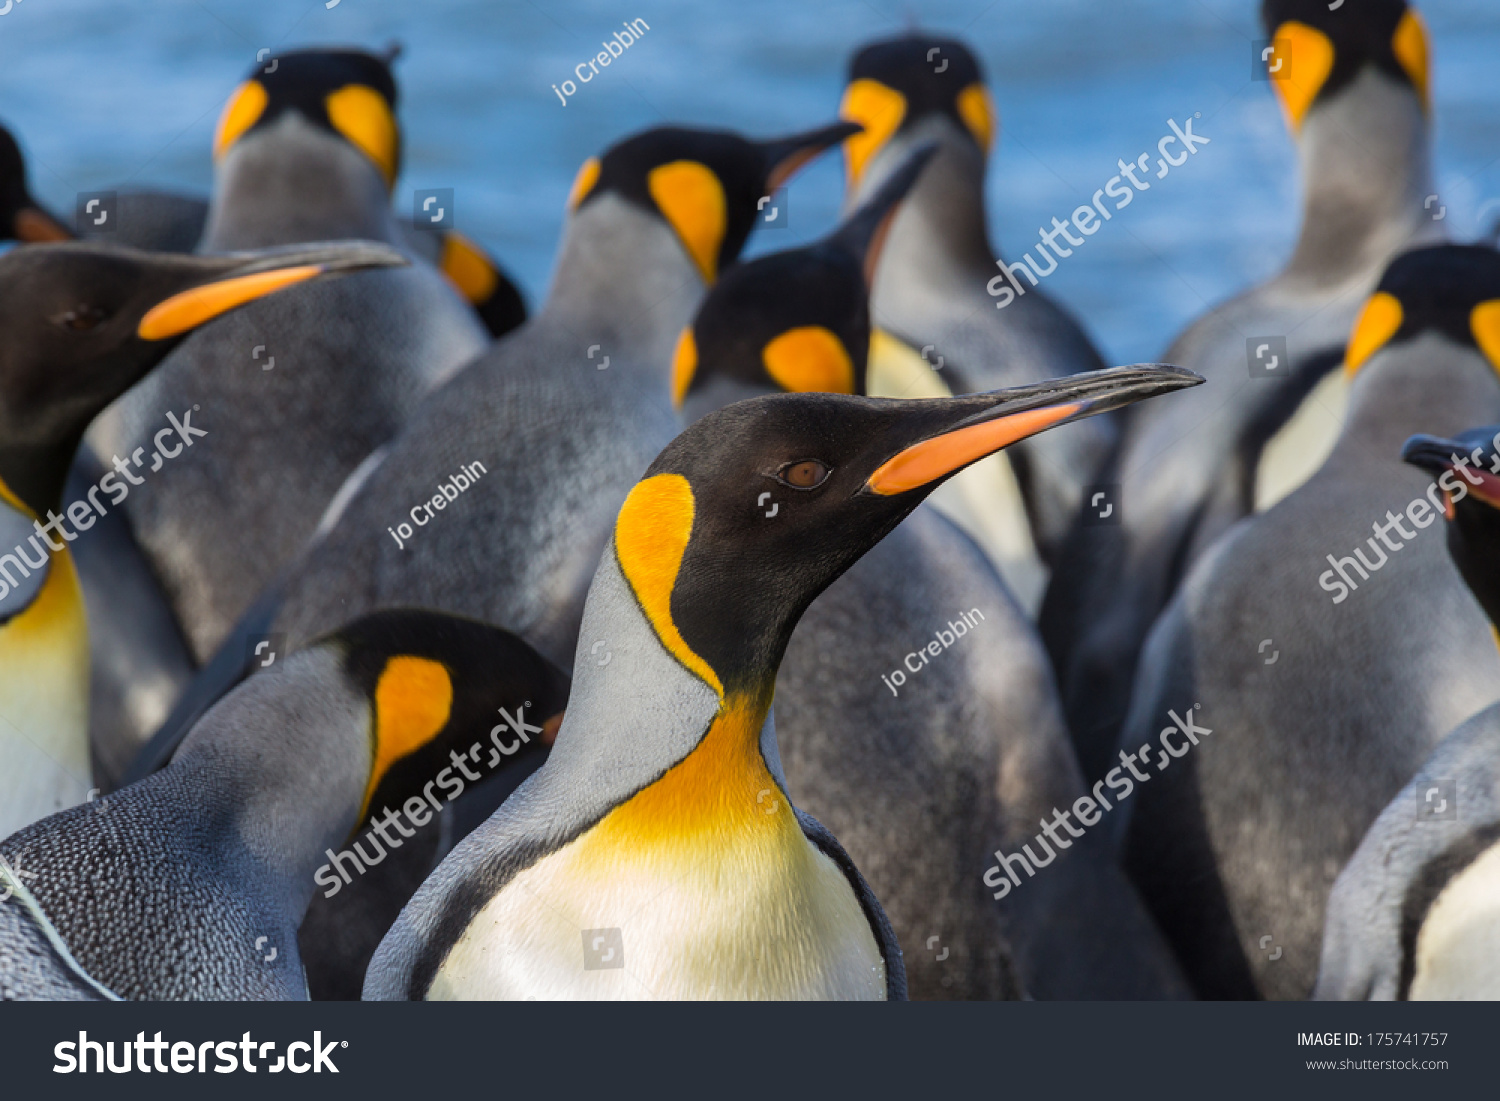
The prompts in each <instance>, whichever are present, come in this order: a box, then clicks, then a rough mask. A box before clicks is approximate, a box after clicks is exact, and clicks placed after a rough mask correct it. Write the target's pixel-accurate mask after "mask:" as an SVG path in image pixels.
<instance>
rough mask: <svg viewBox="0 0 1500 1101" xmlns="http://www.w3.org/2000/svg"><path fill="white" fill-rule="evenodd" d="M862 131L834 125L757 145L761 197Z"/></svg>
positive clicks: (851, 125)
mask: <svg viewBox="0 0 1500 1101" xmlns="http://www.w3.org/2000/svg"><path fill="white" fill-rule="evenodd" d="M863 129H864V127H863V126H861V125H860V124H859V123H857V122H835V123H831V124H830V125H828V126H820V127H818V128H817V129H816V130H808V131H806V132H804V133H801V134H793V135H791V136H790V137H785V138H773V139H771V140H769V141H762V142H757V143H756V144H757V145H758V146H759V147H760V150H761V153H762V154H763V155H764V156H765V163H766V183H765V193H766V194H767V195H769V194H770V193H771V192H773V191H775V190H776V189H777V188H779V187H782V186H784V185H785V184H786V182H787V181H788V180H790V179H791V178H792V177H793V176H794V175H796V173H797V170H798V169H800V168H801V167H802V166H803V165H805V164H806V163H807V162H808V161H810V160H812V159H813V158H814V157H816V156H818V154H820V153H822V152H824V151H825V150H828V149H832V148H833V147H834V146H835V145H838V144H839V143H840V142H842V141H843V140H844V139H845V138H847V137H848V136H849V135H850V134H857V133H859V132H860V131H861V130H863Z"/></svg>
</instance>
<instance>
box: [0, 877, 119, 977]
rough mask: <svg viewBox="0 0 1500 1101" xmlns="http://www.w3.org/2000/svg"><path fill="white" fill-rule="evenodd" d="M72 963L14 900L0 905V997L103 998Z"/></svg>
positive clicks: (0, 892)
mask: <svg viewBox="0 0 1500 1101" xmlns="http://www.w3.org/2000/svg"><path fill="white" fill-rule="evenodd" d="M5 893H6V892H5V891H4V890H0V894H5ZM76 966H77V965H76V964H74V963H72V962H71V960H70V959H68V958H67V957H64V955H63V953H62V952H61V951H59V950H58V948H57V946H56V945H55V944H53V943H52V940H51V938H49V937H48V936H47V934H46V932H45V931H44V930H43V928H42V926H41V925H40V924H39V923H38V922H37V921H35V920H33V918H32V916H31V915H30V914H29V913H27V912H26V911H25V910H23V909H22V908H21V906H20V905H18V904H17V902H16V900H10V904H9V905H6V906H0V975H3V976H4V979H3V980H0V1001H5V1002H12V1001H16V1002H23V1001H24V1002H29V1001H47V1002H102V1001H107V1000H108V999H107V998H106V997H105V995H104V994H102V993H100V991H99V989H97V988H96V986H95V985H91V982H92V980H91V979H89V978H87V977H86V976H85V975H84V974H81V973H80V972H79V971H77V970H75V968H76Z"/></svg>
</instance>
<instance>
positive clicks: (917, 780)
mask: <svg viewBox="0 0 1500 1101" xmlns="http://www.w3.org/2000/svg"><path fill="white" fill-rule="evenodd" d="M932 152H934V150H932V149H931V148H929V149H928V150H925V151H923V150H918V151H917V152H915V153H913V155H912V156H911V157H909V158H908V160H907V162H906V163H905V164H903V165H902V166H901V167H900V168H899V169H898V170H897V171H896V172H894V173H891V174H890V175H889V176H887V178H886V180H885V182H884V183H882V184H881V186H880V187H879V188H877V189H876V190H875V191H874V192H873V193H872V194H871V195H870V197H869V198H868V199H866V200H865V202H864V203H862V204H861V205H860V206H858V207H857V208H855V210H854V211H853V212H852V213H851V214H850V215H848V217H847V218H846V219H845V220H844V222H843V224H842V225H840V226H839V227H838V228H837V229H836V230H835V231H834V232H833V233H832V234H830V235H829V236H828V237H826V238H824V239H823V240H821V241H818V242H815V243H814V244H812V245H809V246H806V247H804V248H799V249H794V250H791V251H787V252H780V253H774V254H772V255H769V256H762V257H759V258H757V259H755V260H751V261H748V262H743V263H740V264H736V265H735V266H734V267H733V268H731V269H730V270H729V271H727V272H725V274H724V277H723V278H722V279H720V280H719V281H718V282H717V283H715V285H714V286H713V288H712V289H711V290H710V291H709V293H708V296H707V297H706V298H705V299H704V302H703V305H702V307H701V308H700V309H699V311H698V314H697V316H696V317H695V318H694V320H693V324H692V326H691V327H690V328H689V329H688V330H687V331H685V333H684V334H683V337H682V339H681V340H680V341H679V344H678V354H677V357H676V360H675V362H676V365H677V371H676V373H675V378H674V382H675V385H676V387H677V390H678V392H679V393H681V392H682V391H683V390H685V391H686V392H685V394H684V397H683V408H684V412H685V414H686V417H687V420H688V421H689V423H692V422H694V421H696V420H698V419H699V418H700V417H702V416H703V415H705V414H707V413H709V412H712V411H713V410H714V409H717V408H720V407H722V406H723V405H726V404H729V403H730V402H731V401H734V400H739V399H743V398H747V397H752V396H757V395H760V394H768V393H777V392H782V391H792V392H803V393H805V392H826V393H843V394H850V393H853V394H862V393H865V389H864V387H865V381H866V378H867V375H866V350H867V348H868V346H869V342H870V327H869V310H868V305H867V297H868V294H869V290H868V287H869V281H870V273H872V272H873V271H874V270H875V268H876V266H877V264H878V261H879V248H880V242H881V241H882V240H883V239H886V235H885V233H884V229H885V227H886V226H888V225H889V223H890V221H891V219H892V218H893V217H895V216H896V211H897V210H898V206H897V204H898V202H899V201H900V199H901V198H902V197H903V196H904V195H905V193H906V192H907V189H908V188H909V187H910V186H911V184H912V182H913V180H914V179H916V178H917V177H918V173H919V172H921V171H922V169H923V166H924V165H925V164H926V162H927V160H928V159H929V158H930V156H931V154H932ZM984 461H986V462H989V461H991V460H984ZM972 471H973V467H970V468H969V469H968V470H966V471H964V472H963V473H961V474H958V475H956V476H955V479H957V478H962V477H964V476H966V475H967V474H969V473H970V472H972ZM951 484H952V483H951V482H950V483H948V485H951ZM943 488H947V485H945V486H944V487H943ZM941 492H942V490H941V489H939V490H938V491H937V492H936V493H934V495H933V497H930V498H929V499H928V501H927V502H924V503H923V505H921V506H919V507H918V508H917V509H916V510H915V511H914V512H913V513H912V514H911V515H910V516H909V517H907V519H905V520H903V521H902V522H901V525H900V526H899V527H897V528H896V529H895V530H894V531H892V532H891V533H890V534H889V535H887V536H886V537H885V538H884V539H883V540H881V541H880V542H879V543H878V544H876V545H875V546H874V547H873V548H871V550H870V551H869V552H868V553H867V554H866V555H865V557H863V558H861V559H860V560H859V561H858V562H856V563H855V564H854V565H853V566H852V567H851V568H850V569H849V571H848V572H847V573H845V574H844V575H843V576H842V577H840V578H839V579H838V580H837V581H835V582H834V583H833V584H832V585H830V586H829V588H828V589H827V591H825V592H824V593H823V594H822V595H820V596H819V597H818V598H817V599H816V600H814V601H813V603H812V604H811V606H810V607H809V608H808V609H807V611H806V612H804V613H803V615H802V618H801V620H800V621H799V622H798V624H797V627H796V630H795V631H793V633H792V637H791V641H790V642H789V643H788V646H787V651H786V656H785V658H784V659H783V660H782V663H781V669H780V671H779V672H778V673H777V676H776V717H777V724H776V725H777V741H778V743H779V746H780V753H781V759H782V762H783V765H784V766H785V769H786V775H787V783H788V787H789V789H790V790H792V791H795V792H797V794H798V801H799V803H800V805H801V806H802V807H804V808H805V809H806V810H807V811H808V812H809V813H810V814H812V815H813V816H814V817H815V818H817V819H818V821H820V822H823V823H824V824H825V825H827V826H828V828H829V829H830V830H831V831H832V832H833V834H834V835H835V836H837V837H838V838H839V840H840V842H841V843H842V844H843V845H844V848H845V849H846V851H847V852H848V853H849V855H850V857H851V858H852V859H853V861H854V863H855V864H856V866H858V867H859V868H860V870H861V871H862V872H863V874H864V876H865V878H866V880H867V881H868V882H869V884H870V886H871V888H872V889H873V890H874V892H875V894H876V896H877V897H879V898H880V900H881V903H882V905H883V907H884V909H885V912H886V915H887V917H888V918H889V919H890V922H891V927H892V929H893V930H894V931H895V933H896V937H897V939H898V940H899V941H900V942H901V943H903V944H907V945H912V946H923V945H924V942H926V941H927V938H928V937H930V936H933V935H934V934H936V935H937V936H938V938H939V940H940V942H941V946H940V947H939V946H937V944H936V943H935V944H933V945H928V946H926V947H925V948H921V947H917V948H914V949H913V950H912V951H911V952H910V953H909V954H908V955H907V956H906V960H905V962H906V970H907V985H908V992H909V994H910V996H911V997H912V998H914V999H923V1000H926V999H934V998H979V999H996V998H1005V997H1017V996H1019V995H1023V994H1024V995H1029V996H1031V997H1036V998H1091V997H1092V998H1155V997H1162V996H1164V995H1170V994H1173V993H1183V992H1185V991H1186V989H1187V987H1186V984H1185V982H1183V981H1182V979H1181V977H1180V976H1179V975H1177V974H1176V972H1175V966H1174V964H1173V963H1172V962H1171V953H1170V950H1169V949H1168V948H1167V947H1166V944H1165V942H1164V941H1163V940H1162V939H1161V936H1160V934H1159V933H1157V932H1156V931H1155V929H1154V927H1153V925H1152V922H1151V919H1150V917H1149V916H1147V915H1146V913H1145V910H1144V907H1143V906H1142V905H1141V903H1140V900H1139V899H1138V898H1137V897H1136V896H1135V891H1134V888H1133V887H1131V885H1130V884H1129V882H1128V881H1127V880H1126V879H1125V876H1124V874H1123V872H1122V871H1121V869H1120V868H1119V865H1118V862H1117V858H1116V856H1115V854H1114V853H1113V852H1112V851H1111V850H1110V849H1109V847H1108V845H1107V844H1105V845H1104V846H1103V847H1102V849H1101V848H1100V847H1099V846H1098V843H1097V842H1098V839H1096V840H1095V841H1094V842H1089V843H1085V844H1078V845H1076V847H1075V846H1074V845H1070V846H1069V847H1070V848H1072V849H1073V851H1071V852H1067V853H1063V852H1061V851H1060V852H1059V853H1058V856H1059V857H1060V859H1058V860H1057V862H1056V864H1055V865H1054V866H1053V867H1051V868H1050V869H1049V871H1048V872H1047V875H1046V878H1045V880H1044V881H1043V883H1041V884H1036V885H1030V884H1029V885H1028V889H1027V890H1026V891H1024V892H1016V893H1015V894H1014V895H1012V896H1011V897H1010V898H1008V899H1005V900H1003V901H1001V902H1000V903H998V904H997V903H996V902H995V900H994V899H993V898H992V893H993V892H992V891H991V890H990V889H989V888H987V887H986V886H985V885H984V883H983V881H982V873H983V870H984V868H985V866H986V865H987V864H989V863H990V862H991V856H990V854H991V853H992V852H993V851H995V850H996V849H1002V850H1010V851H1014V850H1018V849H1019V848H1020V846H1021V844H1022V843H1023V842H1028V843H1029V842H1031V839H1032V837H1033V835H1034V834H1035V833H1036V830H1037V825H1036V823H1037V822H1038V820H1040V819H1043V818H1044V817H1045V815H1047V814H1048V813H1050V811H1051V810H1052V808H1054V807H1060V806H1071V805H1072V804H1073V802H1074V801H1075V800H1076V799H1077V798H1078V797H1079V796H1080V795H1082V794H1083V793H1084V789H1083V787H1082V778H1081V776H1080V775H1079V774H1078V771H1077V766H1076V765H1075V763H1074V761H1073V753H1072V747H1071V743H1070V742H1069V740H1068V734H1067V730H1066V728H1065V727H1064V725H1063V721H1062V708H1061V705H1060V704H1059V703H1058V700H1057V694H1056V689H1055V688H1054V686H1053V682H1052V674H1051V669H1050V667H1049V665H1048V662H1047V655H1046V651H1045V650H1044V649H1043V648H1042V644H1041V640H1040V639H1039V638H1038V637H1037V634H1036V629H1035V628H1034V627H1033V626H1032V624H1031V622H1030V620H1028V619H1027V617H1026V615H1025V614H1024V612H1023V611H1022V610H1021V608H1020V607H1019V606H1018V605H1017V603H1016V601H1015V599H1014V598H1013V596H1012V595H1011V594H1010V592H1009V591H1008V590H1007V589H1006V587H1005V584H1004V582H1003V581H1002V580H1001V578H1000V577H999V576H998V574H997V573H996V572H995V569H994V567H993V566H992V565H991V563H990V561H989V560H988V559H987V558H986V557H985V555H984V554H983V552H982V551H981V550H980V548H979V547H978V546H977V545H976V544H975V543H974V542H973V541H972V540H970V539H969V538H968V536H967V535H965V534H964V533H963V532H962V531H961V530H960V529H958V528H957V527H955V526H954V525H953V524H952V523H950V522H949V521H948V519H947V518H946V517H945V516H944V515H943V514H941V513H938V512H935V511H934V509H933V507H932V505H933V504H935V499H936V496H937V493H941ZM779 501H780V499H779V497H778V496H777V495H775V494H772V495H770V496H768V498H767V502H766V505H765V508H764V510H763V514H764V515H765V519H766V522H767V523H774V522H775V520H776V512H777V510H778V509H779V508H780V507H781V506H780V503H779ZM966 613H967V618H966ZM971 624H972V626H971ZM933 641H937V643H938V644H939V648H940V650H939V654H938V656H936V657H934V656H933V655H932V654H930V653H928V652H927V651H926V647H927V646H928V644H930V643H932V642H933ZM944 643H946V644H947V645H944ZM913 648H915V649H913ZM903 655H905V660H903ZM892 671H894V672H895V673H896V674H897V679H898V680H899V681H900V686H899V687H897V686H894V685H893V683H892V682H891V680H890V678H889V674H890V673H891V672H892ZM872 799H875V800H878V801H879V802H880V804H881V805H882V806H883V808H884V810H883V812H882V814H881V815H880V816H879V817H878V818H872V817H871V816H870V814H869V806H870V804H871V800H872ZM1090 846H1093V849H1092V851H1086V850H1088V849H1089V848H1090Z"/></svg>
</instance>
